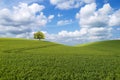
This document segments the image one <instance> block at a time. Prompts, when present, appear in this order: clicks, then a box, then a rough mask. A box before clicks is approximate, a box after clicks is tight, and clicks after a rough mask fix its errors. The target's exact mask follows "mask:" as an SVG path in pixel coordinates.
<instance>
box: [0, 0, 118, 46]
mask: <svg viewBox="0 0 120 80" xmlns="http://www.w3.org/2000/svg"><path fill="white" fill-rule="evenodd" d="M119 4H120V0H0V37H16V38H29V39H32V38H33V34H34V32H37V31H42V32H43V33H44V34H45V35H46V40H48V41H53V42H58V43H63V44H68V45H75V44H80V43H86V42H93V41H101V40H111V39H120V6H119Z"/></svg>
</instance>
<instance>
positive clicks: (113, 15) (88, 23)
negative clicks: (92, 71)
mask: <svg viewBox="0 0 120 80" xmlns="http://www.w3.org/2000/svg"><path fill="white" fill-rule="evenodd" d="M119 17H120V10H116V11H115V10H114V9H113V8H112V7H111V6H110V5H109V4H108V3H107V4H104V5H103V7H102V8H99V9H97V5H96V3H91V4H87V5H85V6H84V7H82V8H81V9H80V11H79V12H78V13H77V14H76V19H77V20H78V22H79V25H80V30H76V31H73V32H68V31H61V32H59V33H58V34H48V33H47V32H45V34H46V35H47V39H48V40H51V41H56V42H61V43H66V44H70V43H71V44H78V43H84V42H89V41H97V40H106V39H111V36H112V33H111V31H112V28H113V27H114V26H120V19H119Z"/></svg>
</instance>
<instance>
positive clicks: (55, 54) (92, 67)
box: [0, 38, 120, 80]
mask: <svg viewBox="0 0 120 80" xmlns="http://www.w3.org/2000/svg"><path fill="white" fill-rule="evenodd" d="M119 48H120V41H119V40H113V41H102V42H95V43H91V44H87V45H80V46H77V47H73V46H65V45H61V44H56V43H52V42H46V41H36V40H26V39H5V38H4V39H3V38H1V39H0V80H119V79H120V49H119Z"/></svg>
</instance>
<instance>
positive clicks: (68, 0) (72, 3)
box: [50, 0, 94, 9]
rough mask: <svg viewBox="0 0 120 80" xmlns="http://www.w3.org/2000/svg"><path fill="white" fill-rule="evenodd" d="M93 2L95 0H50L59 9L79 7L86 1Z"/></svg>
mask: <svg viewBox="0 0 120 80" xmlns="http://www.w3.org/2000/svg"><path fill="white" fill-rule="evenodd" d="M92 2H94V0H50V3H51V4H52V5H55V6H56V8H59V9H71V8H79V7H80V6H81V5H82V4H84V3H92Z"/></svg>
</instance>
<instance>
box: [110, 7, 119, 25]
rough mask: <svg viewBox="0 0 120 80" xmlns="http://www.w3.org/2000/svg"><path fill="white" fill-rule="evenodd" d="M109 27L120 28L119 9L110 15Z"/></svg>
mask: <svg viewBox="0 0 120 80" xmlns="http://www.w3.org/2000/svg"><path fill="white" fill-rule="evenodd" d="M109 25H110V26H120V9H119V10H117V11H115V12H114V13H113V14H112V15H110V21H109Z"/></svg>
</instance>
